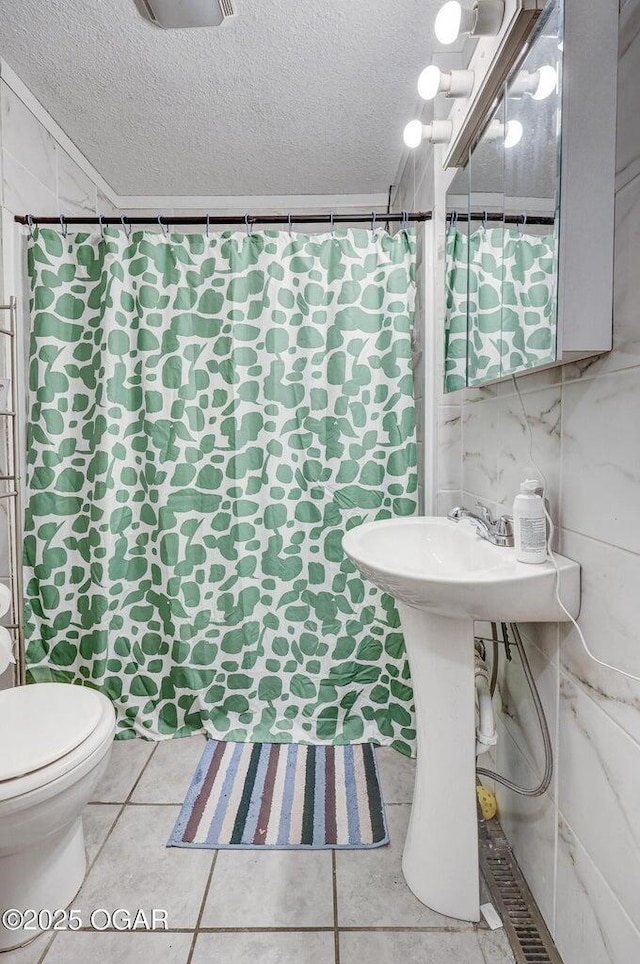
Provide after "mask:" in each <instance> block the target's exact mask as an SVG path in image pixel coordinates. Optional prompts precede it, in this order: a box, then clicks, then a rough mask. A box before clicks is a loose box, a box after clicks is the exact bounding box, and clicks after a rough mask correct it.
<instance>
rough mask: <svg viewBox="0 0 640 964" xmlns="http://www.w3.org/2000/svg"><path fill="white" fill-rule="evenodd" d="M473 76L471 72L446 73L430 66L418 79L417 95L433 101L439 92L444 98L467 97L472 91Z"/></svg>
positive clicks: (451, 71) (432, 65)
mask: <svg viewBox="0 0 640 964" xmlns="http://www.w3.org/2000/svg"><path fill="white" fill-rule="evenodd" d="M473 76H474V75H473V71H472V70H450V71H448V72H447V71H442V70H440V68H439V67H436V65H435V64H430V65H429V67H425V69H424V70H423V71H422V73H421V74H420V76H419V77H418V93H419V94H420V96H421V97H423V98H424V100H433V99H434V97H435V96H436V95H437V94H438V92H439V91H442V92H443V93H444V94H445V96H446V97H469V95H470V94H471V91H472V90H473Z"/></svg>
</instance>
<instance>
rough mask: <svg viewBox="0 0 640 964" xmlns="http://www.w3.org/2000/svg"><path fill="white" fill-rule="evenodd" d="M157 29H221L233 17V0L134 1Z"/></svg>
mask: <svg viewBox="0 0 640 964" xmlns="http://www.w3.org/2000/svg"><path fill="white" fill-rule="evenodd" d="M134 3H135V4H136V6H137V7H138V10H139V11H140V13H141V14H142V15H143V16H144V17H146V18H147V19H148V20H150V21H151V23H153V24H155V26H156V27H163V28H164V29H165V30H167V29H171V28H176V27H219V26H220V24H221V23H223V22H224V21H225V20H226V19H227V18H228V17H233V16H234V14H235V9H234V7H233V0H134Z"/></svg>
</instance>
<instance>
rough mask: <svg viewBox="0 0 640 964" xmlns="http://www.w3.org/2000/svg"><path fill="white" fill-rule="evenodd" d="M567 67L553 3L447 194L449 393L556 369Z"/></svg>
mask: <svg viewBox="0 0 640 964" xmlns="http://www.w3.org/2000/svg"><path fill="white" fill-rule="evenodd" d="M561 60H562V33H561V6H560V0H554V2H551V3H549V4H548V5H547V7H546V8H545V11H544V13H543V14H542V15H541V17H540V20H539V21H538V23H537V25H536V29H535V31H534V33H533V34H532V36H531V39H530V43H529V44H528V46H527V48H526V49H525V51H524V53H523V55H522V57H521V58H520V60H519V61H518V63H517V64H516V66H515V68H514V69H513V70H512V72H511V74H510V76H509V78H508V80H507V83H506V84H505V87H504V91H503V95H502V97H501V98H500V100H499V102H498V103H497V105H496V106H495V108H494V110H493V112H492V114H491V115H490V117H489V118H488V120H487V123H486V125H485V127H484V130H483V132H482V134H481V136H480V137H479V139H477V141H476V143H475V145H474V146H473V148H472V150H471V151H470V154H469V159H468V163H467V165H466V166H465V168H463V169H460V170H459V171H458V172H457V173H456V175H455V177H454V178H453V180H452V182H451V185H450V188H449V191H448V193H447V222H448V224H447V243H446V269H445V275H446V282H445V284H446V306H447V310H446V317H445V391H446V392H450V391H456V390H457V389H459V388H464V387H466V386H473V385H482V384H486V383H488V382H492V381H496V380H497V379H500V378H503V377H506V376H509V375H512V374H516V373H518V372H523V371H527V370H529V369H532V368H537V367H540V366H544V365H549V364H552V363H553V362H554V361H555V360H556V333H557V276H558V222H559V218H558V209H559V184H560V94H561Z"/></svg>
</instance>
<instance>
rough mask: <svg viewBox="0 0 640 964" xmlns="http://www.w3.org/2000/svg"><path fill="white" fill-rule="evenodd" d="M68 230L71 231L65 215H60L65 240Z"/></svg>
mask: <svg viewBox="0 0 640 964" xmlns="http://www.w3.org/2000/svg"><path fill="white" fill-rule="evenodd" d="M68 229H69V225H68V224H67V222H66V221H65V219H64V214H61V215H60V233H61V234H62V237H63V238H66V236H67V231H68Z"/></svg>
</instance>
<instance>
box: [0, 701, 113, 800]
mask: <svg viewBox="0 0 640 964" xmlns="http://www.w3.org/2000/svg"><path fill="white" fill-rule="evenodd" d="M0 726H1V727H2V730H3V733H2V738H1V739H0V801H2V800H9V799H12V798H15V797H18V796H21V795H22V794H24V793H28V792H30V791H33V790H36V789H38V788H40V787H44V786H46V785H47V784H48V783H51V782H52V781H54V780H58V779H59V778H60V777H63V776H64V775H65V774H67V773H69V771H71V770H73V769H75V768H76V767H78V766H80V765H81V764H83V763H84V762H85V761H87V759H88V758H89V757H91V756H92V754H93V753H94V752H95V751H96V750H98V749H99V748H100V747H101V746H102V745H103V744H104V742H105V741H107V740H108V741H110V740H111V739H112V736H113V729H114V711H113V706H112V704H111V702H110V700H108V699H107V697H106V696H104V695H103V694H102V693H99V692H98V691H97V690H93V689H90V688H89V687H86V686H74V685H71V684H68V683H37V684H32V685H28V686H20V687H16V688H14V689H9V690H3V691H2V692H0Z"/></svg>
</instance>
